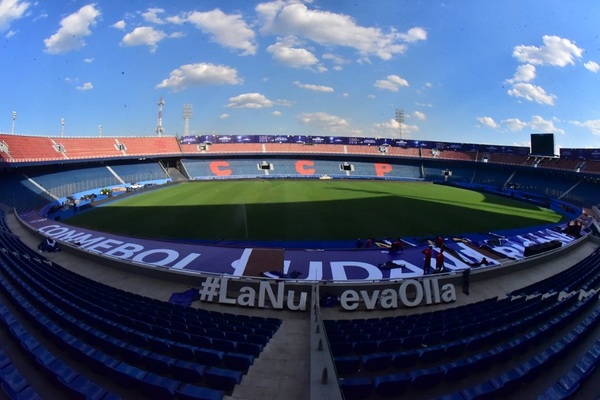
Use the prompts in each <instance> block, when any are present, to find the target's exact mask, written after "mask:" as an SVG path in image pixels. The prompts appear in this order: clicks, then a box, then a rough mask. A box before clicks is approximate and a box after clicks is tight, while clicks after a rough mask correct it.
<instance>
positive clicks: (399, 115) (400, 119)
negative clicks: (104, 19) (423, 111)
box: [395, 108, 404, 139]
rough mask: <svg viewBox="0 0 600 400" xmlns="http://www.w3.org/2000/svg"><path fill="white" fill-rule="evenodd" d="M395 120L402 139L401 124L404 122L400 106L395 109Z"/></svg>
mask: <svg viewBox="0 0 600 400" xmlns="http://www.w3.org/2000/svg"><path fill="white" fill-rule="evenodd" d="M395 119H396V122H397V123H398V128H399V130H400V139H402V124H403V123H404V110H402V109H401V108H398V109H396V118H395Z"/></svg>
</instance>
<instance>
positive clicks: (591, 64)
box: [583, 61, 600, 73]
mask: <svg viewBox="0 0 600 400" xmlns="http://www.w3.org/2000/svg"><path fill="white" fill-rule="evenodd" d="M583 66H584V67H585V69H587V70H588V71H592V72H594V73H596V72H598V71H600V65H598V63H597V62H596V61H588V62H586V63H584V64H583Z"/></svg>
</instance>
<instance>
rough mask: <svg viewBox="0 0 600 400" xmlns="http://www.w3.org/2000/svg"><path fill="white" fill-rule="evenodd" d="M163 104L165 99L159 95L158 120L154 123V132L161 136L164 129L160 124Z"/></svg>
mask: <svg viewBox="0 0 600 400" xmlns="http://www.w3.org/2000/svg"><path fill="white" fill-rule="evenodd" d="M164 105H165V100H164V99H163V98H162V97H161V98H160V99H159V100H158V122H157V123H156V134H157V135H158V136H162V133H163V131H164V128H163V125H162V111H163V106H164Z"/></svg>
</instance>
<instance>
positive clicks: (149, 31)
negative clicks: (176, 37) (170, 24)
mask: <svg viewBox="0 0 600 400" xmlns="http://www.w3.org/2000/svg"><path fill="white" fill-rule="evenodd" d="M166 37H167V35H166V34H165V33H164V32H163V31H160V30H156V29H154V28H152V27H150V26H138V27H137V28H135V29H134V30H133V31H132V32H129V33H128V34H126V35H125V36H123V39H121V45H122V46H128V47H129V46H148V47H150V52H152V53H154V52H155V51H156V48H157V47H158V42H160V41H161V40H163V39H164V38H166Z"/></svg>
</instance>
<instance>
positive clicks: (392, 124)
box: [373, 119, 419, 139]
mask: <svg viewBox="0 0 600 400" xmlns="http://www.w3.org/2000/svg"><path fill="white" fill-rule="evenodd" d="M373 127H374V129H375V130H374V132H373V134H374V135H375V136H387V137H398V135H399V134H400V124H399V123H398V121H396V120H395V119H390V120H388V121H387V122H383V123H376V124H373ZM418 130H419V127H418V126H416V125H407V124H402V138H403V139H406V138H407V137H410V136H411V134H413V133H415V132H417V131H418Z"/></svg>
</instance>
